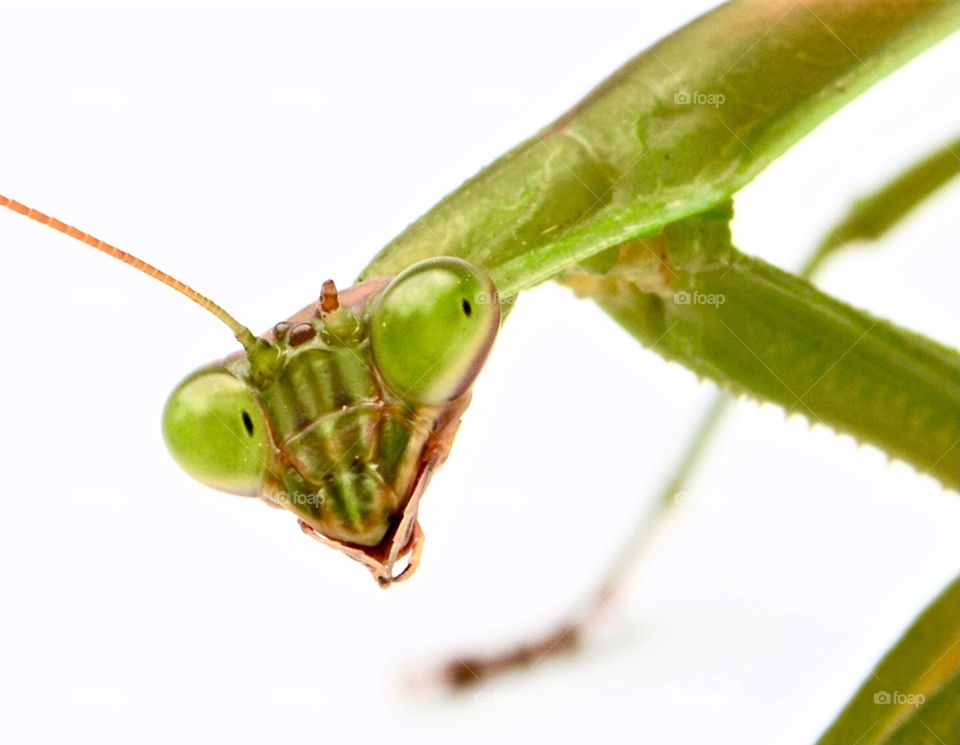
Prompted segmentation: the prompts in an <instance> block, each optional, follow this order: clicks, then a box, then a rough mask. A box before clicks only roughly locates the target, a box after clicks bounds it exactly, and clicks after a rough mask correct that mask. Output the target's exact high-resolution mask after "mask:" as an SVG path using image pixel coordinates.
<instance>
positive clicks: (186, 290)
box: [0, 194, 256, 349]
mask: <svg viewBox="0 0 960 745" xmlns="http://www.w3.org/2000/svg"><path fill="white" fill-rule="evenodd" d="M0 206H3V207H6V208H7V209H11V210H13V211H14V212H17V213H19V214H21V215H23V216H24V217H29V218H30V219H31V220H36V221H37V222H38V223H40V224H41V225H46V226H48V227H51V228H53V229H54V230H59V231H60V232H61V233H64V234H65V235H68V236H70V237H71V238H75V239H76V240H78V241H80V242H81V243H86V244H87V245H88V246H90V247H91V248H95V249H97V250H98V251H102V252H103V253H105V254H108V255H109V256H112V257H113V258H115V259H119V260H120V261H122V262H123V263H124V264H129V265H130V266H132V267H133V268H134V269H139V270H140V271H141V272H143V273H144V274H146V275H148V276H150V277H153V278H154V279H156V280H159V281H160V282H163V284H165V285H167V287H172V288H173V289H174V290H176V291H177V292H179V293H180V294H182V295H186V296H187V297H188V298H190V299H191V300H193V302H195V303H196V304H197V305H199V306H200V307H202V308H206V309H207V310H208V311H210V312H211V313H213V315H215V316H216V317H217V318H219V319H220V320H221V321H223V322H224V323H225V324H227V326H229V327H230V330H231V331H232V332H233V335H234V336H235V337H236V339H237V341H239V342H240V343H241V344H242V345H243V347H244V349H249V348H250V347H251V345H253V344H254V342H256V337H255V336H254V335H253V334H252V333H251V331H250V329H248V328H247V327H246V326H244V325H243V324H242V323H240V322H239V321H237V319H236V318H234V317H233V316H231V315H230V314H229V313H227V311H225V310H224V309H223V308H221V307H220V306H219V305H217V304H216V303H215V302H213V301H212V300H211V299H210V298H208V297H206V296H204V295H201V294H200V293H199V292H197V291H196V290H194V289H193V288H192V287H189V286H188V285H185V284H184V283H183V282H181V281H180V280H179V279H176V278H175V277H171V276H170V275H169V274H167V273H166V272H161V271H160V270H159V269H157V268H156V267H155V266H153V265H151V264H148V263H147V262H145V261H141V260H140V259H138V258H137V257H136V256H134V255H132V254H128V253H127V252H126V251H121V250H120V249H119V248H116V247H115V246H111V245H110V244H109V243H104V242H103V241H101V240H100V239H99V238H95V237H94V236H92V235H90V234H89V233H84V232H83V231H82V230H78V229H77V228H75V227H73V226H72V225H67V224H66V223H65V222H61V221H60V220H58V219H56V218H55V217H50V216H49V215H45V214H44V213H42V212H40V211H38V210H35V209H33V208H32V207H27V206H26V205H25V204H20V202H17V201H14V200H13V199H8V198H7V197H5V196H3V195H2V194H0Z"/></svg>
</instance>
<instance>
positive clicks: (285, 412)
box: [163, 258, 500, 583]
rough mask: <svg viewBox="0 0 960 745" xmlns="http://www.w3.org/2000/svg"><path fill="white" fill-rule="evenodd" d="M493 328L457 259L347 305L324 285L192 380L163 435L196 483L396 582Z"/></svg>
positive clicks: (366, 289) (476, 279)
mask: <svg viewBox="0 0 960 745" xmlns="http://www.w3.org/2000/svg"><path fill="white" fill-rule="evenodd" d="M499 326H500V307H499V303H498V300H497V294H496V290H495V288H494V286H493V283H492V282H491V281H490V279H489V277H487V275H486V273H485V272H484V271H483V270H482V269H480V268H478V267H476V266H474V265H472V264H470V263H468V262H466V261H463V260H461V259H455V258H436V259H428V260H425V261H421V262H418V263H417V264H414V265H412V266H411V267H409V268H408V269H406V270H405V271H404V272H402V273H401V274H399V275H397V276H396V277H394V278H393V279H392V280H390V281H389V282H387V281H385V280H371V281H369V282H365V283H363V284H362V285H358V286H357V287H355V288H352V289H351V290H348V291H347V292H345V293H343V296H342V300H341V296H340V295H339V294H338V293H337V292H336V290H335V288H333V285H332V283H328V284H327V285H326V286H325V290H324V294H323V295H322V296H321V298H320V301H319V302H318V303H317V305H316V306H310V307H308V308H305V309H304V310H303V311H301V312H300V313H298V314H296V315H295V316H293V317H292V318H291V319H289V320H288V321H285V322H282V323H281V324H278V325H277V326H276V327H275V328H274V330H273V331H272V332H271V333H269V334H265V335H264V336H263V337H260V338H255V339H254V340H253V341H252V342H251V341H247V343H245V347H246V351H245V353H244V354H238V355H233V356H232V357H228V358H227V359H225V360H223V361H220V362H216V363H213V364H211V365H207V366H205V367H202V368H200V369H199V370H197V371H196V372H194V373H192V374H191V375H189V376H187V377H186V378H185V379H184V380H183V381H182V382H181V383H180V384H179V385H178V386H177V387H176V389H175V390H174V391H173V393H172V394H171V396H170V398H169V399H168V401H167V404H166V408H165V410H164V414H163V432H164V438H165V440H166V442H167V446H168V448H169V450H170V452H171V454H172V455H173V457H174V459H175V460H176V461H177V463H178V464H179V465H180V466H181V468H183V470H184V471H186V472H187V473H188V474H189V475H190V476H192V477H193V478H195V479H197V480H198V481H200V482H202V483H204V484H206V485H207V486H211V487H213V488H216V489H219V490H222V491H227V492H232V493H235V494H241V495H249V496H259V497H261V498H263V499H265V500H266V501H268V502H271V503H273V504H274V505H276V506H282V507H286V508H288V509H290V510H291V511H293V512H294V513H295V514H297V516H298V517H299V518H300V521H301V526H302V527H304V529H305V530H308V532H310V531H313V533H314V534H315V535H314V537H318V538H319V539H321V540H322V541H323V542H325V543H328V544H332V545H335V546H337V547H339V548H342V549H343V550H345V551H347V552H348V553H349V554H351V555H352V556H353V557H354V558H358V559H359V560H361V561H364V563H367V564H368V566H370V568H371V569H372V570H373V571H374V574H375V575H376V576H377V577H378V579H380V580H381V582H382V583H389V582H392V581H394V579H395V577H394V575H393V574H392V571H391V570H390V568H389V566H390V565H392V563H393V561H394V560H396V558H398V557H399V556H400V555H403V554H404V553H405V552H406V550H407V549H408V548H411V547H410V546H408V544H409V543H410V542H411V540H412V536H413V529H414V528H415V527H416V526H415V520H416V506H417V501H418V499H419V496H420V493H421V492H422V489H423V487H424V486H425V485H426V481H427V480H428V479H429V475H430V472H431V471H432V469H433V468H434V467H435V466H436V465H439V462H441V461H442V460H443V458H444V457H445V456H446V450H447V449H448V448H449V445H450V442H451V441H452V437H453V433H454V432H455V430H456V426H457V425H458V424H459V415H460V413H462V411H463V410H464V409H465V408H466V404H467V402H468V401H469V394H470V388H471V386H472V385H473V382H474V380H475V379H476V377H477V374H478V373H479V371H480V369H481V367H482V366H483V363H484V361H485V360H486V357H487V354H488V352H489V351H490V348H491V346H492V344H493V341H494V339H495V337H496V334H497V331H498V329H499ZM237 336H238V338H239V339H241V341H243V338H242V336H243V335H242V334H238V335H237ZM318 453H321V454H318ZM331 453H333V454H336V457H333V456H332V455H330V454H331ZM278 494H280V495H284V497H283V498H279V497H278V496H277V495H278ZM291 494H298V495H308V496H310V498H311V503H310V504H303V503H297V504H292V503H290V497H289V495H291ZM408 518H412V522H411V519H408ZM402 524H406V528H407V529H401V525H402ZM384 578H387V579H384Z"/></svg>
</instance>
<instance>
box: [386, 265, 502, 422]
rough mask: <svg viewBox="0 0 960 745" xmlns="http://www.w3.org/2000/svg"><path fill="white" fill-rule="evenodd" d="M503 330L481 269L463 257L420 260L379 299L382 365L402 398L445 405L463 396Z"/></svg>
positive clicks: (389, 383) (491, 288) (489, 283)
mask: <svg viewBox="0 0 960 745" xmlns="http://www.w3.org/2000/svg"><path fill="white" fill-rule="evenodd" d="M499 328H500V303H499V301H498V298H497V292H496V288H495V287H494V285H493V282H492V281H491V280H490V278H489V277H488V276H487V274H486V272H484V271H483V270H482V269H481V268H479V267H477V266H475V265H473V264H471V263H469V262H466V261H464V260H462V259H454V258H437V259H427V260H426V261H421V262H418V263H416V264H414V265H412V266H410V267H409V268H407V269H406V270H404V271H403V272H401V273H400V274H398V275H397V276H396V277H395V278H394V279H393V281H391V282H390V284H389V285H387V287H386V288H384V290H383V292H382V293H381V295H380V297H379V298H378V299H377V300H376V301H375V305H374V308H373V312H372V316H371V323H370V340H371V345H372V348H373V357H374V361H375V362H376V365H377V369H378V371H379V372H380V375H381V376H382V378H383V380H384V382H386V384H387V386H389V388H390V389H391V390H392V391H393V392H394V393H395V394H396V395H397V396H399V397H400V398H401V399H403V400H405V401H410V402H413V403H420V404H427V405H431V406H440V405H442V404H444V403H446V402H448V401H452V400H453V399H455V398H457V397H459V396H461V395H463V394H464V393H465V392H466V391H467V390H469V388H470V386H471V385H472V384H473V381H474V379H475V378H476V376H477V373H478V372H480V368H481V367H482V366H483V363H484V361H485V360H486V358H487V354H488V353H489V351H490V347H491V346H492V345H493V340H494V338H495V337H496V335H497V331H498V330H499Z"/></svg>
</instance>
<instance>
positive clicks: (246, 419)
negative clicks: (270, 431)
mask: <svg viewBox="0 0 960 745" xmlns="http://www.w3.org/2000/svg"><path fill="white" fill-rule="evenodd" d="M240 418H241V419H243V428H244V429H245V430H247V434H248V435H251V436H252V435H253V419H251V418H250V414H248V413H247V412H246V411H245V412H243V414H242V415H241V417H240Z"/></svg>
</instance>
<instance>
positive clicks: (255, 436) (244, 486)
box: [163, 365, 270, 495]
mask: <svg viewBox="0 0 960 745" xmlns="http://www.w3.org/2000/svg"><path fill="white" fill-rule="evenodd" d="M163 436H164V439H165V440H166V441H167V447H168V448H169V449H170V453H171V454H172V455H173V457H174V459H175V460H176V461H177V463H179V464H180V467H181V468H183V470H184V471H186V472H187V473H188V474H190V475H191V476H193V478H195V479H196V480H197V481H200V482H201V483H203V484H206V485H207V486H212V487H213V488H215V489H221V490H222V491H228V492H234V493H235V494H249V495H256V494H259V493H260V492H261V490H262V486H263V477H264V472H265V471H266V467H267V463H268V460H269V454H270V436H269V434H268V432H267V424H266V420H265V418H264V415H263V411H262V410H261V408H260V404H259V402H258V401H257V399H256V396H255V395H254V393H253V391H252V390H251V389H250V387H249V386H248V385H247V384H246V383H244V382H243V381H241V380H239V379H237V378H236V377H234V376H233V375H231V374H230V373H229V372H227V371H226V370H224V369H223V368H221V367H218V366H216V365H214V366H210V367H206V368H201V369H200V370H198V371H197V372H195V373H193V374H192V375H190V376H189V377H187V378H186V379H185V380H184V381H183V382H182V383H180V385H178V386H177V388H176V389H175V390H174V391H173V393H172V394H170V398H169V400H168V401H167V406H166V409H165V410H164V412H163Z"/></svg>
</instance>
